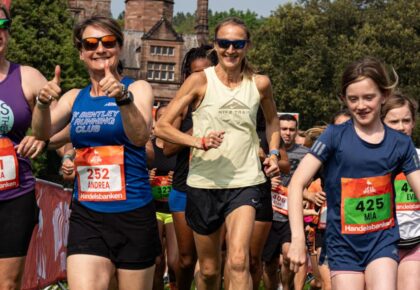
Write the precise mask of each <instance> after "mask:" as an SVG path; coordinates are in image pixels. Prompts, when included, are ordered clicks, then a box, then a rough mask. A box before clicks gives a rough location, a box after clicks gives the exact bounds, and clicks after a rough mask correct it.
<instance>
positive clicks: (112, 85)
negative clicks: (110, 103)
mask: <svg viewBox="0 0 420 290" xmlns="http://www.w3.org/2000/svg"><path fill="white" fill-rule="evenodd" d="M104 69H105V77H104V78H103V79H102V80H101V81H100V82H99V86H100V87H101V89H102V91H103V92H104V93H105V95H107V96H108V97H111V98H115V99H117V100H118V99H120V98H122V97H123V93H124V88H125V86H124V85H123V84H122V83H120V81H119V80H117V79H116V78H115V76H114V75H113V74H112V72H111V69H110V68H109V62H108V61H106V62H105V66H104Z"/></svg>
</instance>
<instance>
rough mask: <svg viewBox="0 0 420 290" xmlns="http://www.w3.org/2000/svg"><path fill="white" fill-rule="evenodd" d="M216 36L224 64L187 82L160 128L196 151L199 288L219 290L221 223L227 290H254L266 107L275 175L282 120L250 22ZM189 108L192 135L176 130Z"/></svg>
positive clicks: (194, 224) (222, 27) (227, 26)
mask: <svg viewBox="0 0 420 290" xmlns="http://www.w3.org/2000/svg"><path fill="white" fill-rule="evenodd" d="M215 36H216V41H215V51H216V53H217V56H218V60H219V63H218V64H217V65H216V66H212V67H209V68H206V69H205V70H204V71H203V72H197V73H193V74H192V75H190V77H188V78H187V79H186V81H185V82H184V83H183V85H182V86H181V88H180V89H179V91H178V93H177V95H176V97H175V98H174V100H173V101H172V102H171V103H170V104H169V106H168V109H167V111H166V114H165V115H164V116H162V117H161V119H160V120H159V122H158V123H157V126H156V128H155V134H156V135H157V136H159V137H161V138H162V139H165V140H166V141H168V142H172V143H178V144H182V145H185V146H189V147H192V158H191V162H190V171H189V174H188V179H187V184H188V185H189V186H190V187H191V190H190V191H189V192H188V193H187V207H186V211H185V216H186V220H187V222H188V224H189V226H190V227H191V228H192V230H193V231H194V240H195V244H196V248H197V255H198V260H199V266H200V270H199V272H198V273H197V274H196V275H195V278H196V279H195V281H196V285H197V287H198V289H217V287H219V283H220V276H221V275H220V271H221V243H220V239H221V232H222V230H221V229H222V226H223V225H225V226H226V230H227V234H226V241H227V262H226V267H227V268H226V269H225V273H227V275H229V287H230V289H250V288H251V287H252V281H251V276H250V273H249V246H250V240H251V234H252V230H253V224H254V220H255V211H256V208H258V207H260V199H261V195H262V190H263V189H262V188H261V187H262V186H263V184H264V183H265V177H264V174H263V172H262V170H261V163H260V162H259V157H258V150H259V140H258V136H257V133H256V116H257V110H258V107H259V106H260V104H261V106H262V108H263V111H264V115H265V118H266V122H267V139H268V143H269V146H270V150H271V156H270V158H267V159H266V160H265V161H264V166H265V171H266V173H267V174H269V175H271V174H273V173H277V172H278V164H277V155H278V145H279V134H278V130H279V128H278V120H277V114H276V109H275V108H276V106H275V103H274V100H273V96H272V90H271V84H270V80H269V79H268V77H266V76H262V75H257V74H255V73H254V71H253V70H252V69H251V67H250V66H249V65H248V63H247V60H246V53H247V51H248V49H249V46H250V33H249V30H248V28H247V27H246V25H245V24H244V22H243V21H242V20H240V19H237V18H228V19H226V20H224V21H222V22H221V23H220V24H219V25H218V26H217V27H216V30H215ZM190 104H191V106H192V108H193V113H192V116H193V135H192V136H191V135H188V134H186V133H183V132H181V131H180V130H179V129H176V128H175V127H174V126H173V125H172V124H173V122H174V120H175V119H176V118H177V117H178V116H179V115H180V114H181V113H182V112H183V111H184V110H185V108H186V107H187V106H189V105H190Z"/></svg>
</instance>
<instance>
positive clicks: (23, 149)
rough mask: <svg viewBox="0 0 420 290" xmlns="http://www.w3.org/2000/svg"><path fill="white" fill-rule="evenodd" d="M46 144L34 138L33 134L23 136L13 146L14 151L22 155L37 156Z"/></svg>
mask: <svg viewBox="0 0 420 290" xmlns="http://www.w3.org/2000/svg"><path fill="white" fill-rule="evenodd" d="M45 145H46V142H45V141H40V140H37V139H35V137H34V136H25V137H24V138H23V139H22V141H21V142H20V143H19V144H18V145H16V146H15V149H16V152H17V153H18V154H20V155H21V156H22V157H30V158H35V157H37V156H38V155H39V154H40V153H41V152H42V150H43V149H44V147H45Z"/></svg>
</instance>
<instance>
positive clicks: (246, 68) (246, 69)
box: [214, 17, 255, 79]
mask: <svg viewBox="0 0 420 290" xmlns="http://www.w3.org/2000/svg"><path fill="white" fill-rule="evenodd" d="M229 24H230V25H236V26H239V27H241V28H242V29H243V30H244V31H245V33H246V39H247V40H248V44H250V43H251V32H250V31H249V29H248V27H247V26H246V24H245V22H244V21H242V20H241V19H239V18H237V17H228V18H225V19H223V20H222V21H220V22H219V23H218V24H217V26H216V28H215V29H214V38H217V33H218V32H219V30H220V28H222V27H223V26H225V25H229ZM241 72H242V73H243V74H244V76H245V77H247V78H249V79H251V78H252V76H253V75H254V74H255V69H254V68H253V67H252V66H251V64H250V63H249V62H248V59H247V58H246V57H245V58H244V59H243V60H242V64H241Z"/></svg>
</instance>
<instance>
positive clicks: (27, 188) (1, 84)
mask: <svg viewBox="0 0 420 290" xmlns="http://www.w3.org/2000/svg"><path fill="white" fill-rule="evenodd" d="M31 118H32V110H31V107H30V106H29V104H28V102H27V100H26V98H25V95H24V93H23V89H22V78H21V73H20V66H19V65H18V64H14V63H10V68H9V72H8V74H7V76H6V78H5V79H3V80H2V81H0V136H1V137H7V138H9V139H10V140H12V142H13V144H14V145H16V144H19V143H20V142H21V141H22V139H23V138H24V137H25V135H26V131H27V130H28V128H29V126H30V125H31ZM17 157H18V162H19V187H17V188H13V189H9V190H0V200H8V199H11V198H15V197H18V196H21V195H24V194H27V193H30V192H32V191H33V190H34V188H35V178H34V176H33V175H32V168H31V163H30V161H29V159H27V158H22V157H20V156H19V155H18V156H17Z"/></svg>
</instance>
